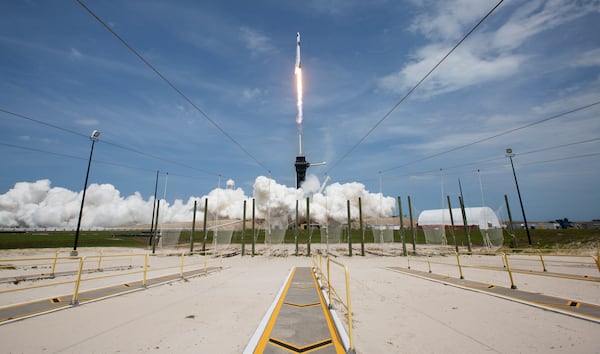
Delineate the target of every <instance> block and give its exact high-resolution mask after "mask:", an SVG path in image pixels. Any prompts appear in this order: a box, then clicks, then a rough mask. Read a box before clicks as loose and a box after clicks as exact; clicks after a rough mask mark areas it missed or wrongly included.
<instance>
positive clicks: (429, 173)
mask: <svg viewBox="0 0 600 354" xmlns="http://www.w3.org/2000/svg"><path fill="white" fill-rule="evenodd" d="M594 141H600V137H598V138H592V139H586V140H580V141H575V142H571V143H566V144H560V145H554V146H549V147H545V148H541V149H535V150H529V151H523V152H520V153H516V154H515V156H524V155H529V154H536V153H539V152H544V151H550V150H555V149H560V148H563V147H568V146H574V145H579V144H585V143H591V142H594ZM594 155H595V154H591V155H589V156H594ZM580 156H583V157H587V156H588V155H578V156H575V157H574V158H579V157H580ZM505 158H506V157H505V156H496V157H490V158H486V159H483V160H477V161H472V162H465V163H461V164H458V165H453V166H446V167H441V169H442V170H444V171H448V170H452V169H456V168H460V167H467V166H476V165H482V164H486V163H489V162H492V161H498V160H504V159H505ZM565 159H568V158H559V159H556V161H560V160H565ZM535 163H537V162H534V163H532V164H535ZM525 165H528V164H525ZM439 173H440V169H439V168H436V169H431V170H427V171H420V172H411V173H408V172H407V173H403V174H399V175H388V176H387V177H388V178H392V179H394V178H400V177H406V176H424V175H431V174H439ZM376 178H377V177H374V176H371V177H363V178H360V179H359V181H369V180H375V179H376Z"/></svg>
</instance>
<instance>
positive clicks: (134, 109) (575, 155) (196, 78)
mask: <svg viewBox="0 0 600 354" xmlns="http://www.w3.org/2000/svg"><path fill="white" fill-rule="evenodd" d="M85 3H86V5H87V6H89V7H90V8H91V9H92V10H93V11H94V12H95V13H96V14H97V15H98V16H99V17H100V18H102V19H103V20H104V21H105V22H106V23H108V24H109V25H110V27H111V28H112V29H113V30H114V31H115V32H116V33H118V34H119V35H120V36H122V37H123V38H124V39H125V40H126V41H127V42H128V43H129V44H130V45H131V46H133V47H134V48H135V49H136V50H137V51H138V52H139V53H140V54H141V55H142V56H143V57H144V58H145V59H146V60H147V61H148V62H150V63H151V64H152V65H153V66H154V67H155V68H156V69H158V70H159V71H160V72H161V73H162V74H163V75H164V76H165V77H166V78H168V80H169V81H170V82H172V83H173V84H174V85H175V86H176V87H177V88H178V89H179V90H180V91H181V92H183V93H184V94H185V95H186V96H187V97H188V98H189V99H190V100H191V101H192V102H193V103H194V104H195V105H196V106H197V107H199V108H200V109H201V110H202V111H203V112H204V113H206V115H207V116H208V117H210V120H212V121H213V122H215V123H216V124H217V125H218V126H219V127H220V129H218V128H216V127H215V126H214V125H213V124H212V123H211V122H210V121H209V120H208V119H207V118H206V117H205V116H203V115H202V114H201V113H200V112H198V111H197V110H196V109H195V108H194V107H192V106H191V105H190V104H189V103H188V102H186V101H185V100H184V99H183V98H182V97H181V96H180V95H178V94H177V93H176V92H175V91H174V90H173V89H172V88H171V87H169V86H168V85H167V84H165V82H163V81H162V80H161V79H160V78H159V77H158V76H157V75H156V74H155V73H154V72H152V71H151V70H150V69H149V68H148V67H147V66H145V65H144V64H143V63H142V62H141V61H140V60H139V59H138V58H137V57H136V56H135V55H134V54H133V53H132V52H131V51H129V50H128V49H127V48H126V47H125V46H124V45H123V44H122V43H121V42H119V41H118V40H117V39H116V38H115V37H114V36H113V35H112V34H111V33H110V32H109V31H107V30H106V29H105V28H103V27H102V26H101V24H100V23H99V22H98V21H96V20H95V19H94V18H93V17H92V16H90V14H88V13H87V12H86V11H85V10H84V9H83V8H82V7H81V6H80V5H79V4H77V2H75V1H58V0H57V1H34V0H31V1H7V2H4V3H3V4H2V5H0V6H1V8H2V11H0V109H2V110H5V111H9V112H13V113H17V114H20V115H23V116H26V117H29V118H32V119H35V120H38V121H43V122H46V123H49V124H51V125H54V126H57V127H60V128H62V129H63V130H60V129H55V128H52V127H49V126H47V125H43V124H38V123H35V122H32V121H31V120H28V119H23V118H17V117H15V116H14V115H11V114H8V113H5V112H0V159H1V160H2V167H1V171H2V172H1V173H0V194H2V193H5V192H6V191H8V190H9V189H11V188H12V187H13V186H14V184H15V183H17V182H22V181H26V182H34V181H36V180H39V179H46V178H47V179H50V180H51V181H52V185H53V186H58V187H64V188H67V189H70V190H73V191H79V190H81V188H82V187H83V180H84V177H85V169H86V167H87V158H88V156H89V150H90V144H91V143H90V140H89V139H88V137H87V136H89V134H90V133H91V131H92V130H94V129H98V130H100V131H101V132H102V135H101V137H100V140H99V142H98V143H97V144H96V145H95V150H94V161H93V164H92V171H91V174H90V183H108V184H112V185H114V186H115V188H116V189H118V190H119V191H120V192H121V195H123V196H127V195H131V194H133V193H134V192H136V191H137V192H140V193H141V195H142V196H143V197H144V198H148V197H149V196H150V195H152V194H153V192H154V182H155V176H156V171H157V170H160V171H161V179H160V184H159V191H160V192H161V194H162V192H163V186H164V173H165V172H169V179H168V189H167V199H168V200H170V201H173V200H174V199H183V200H187V199H188V198H189V197H191V196H200V195H205V194H207V193H208V192H209V191H210V190H212V189H214V188H215V187H217V185H218V184H219V180H220V181H221V182H220V183H221V186H224V185H225V181H226V180H227V179H233V180H234V181H235V182H236V186H237V187H241V188H243V189H244V191H245V192H246V194H249V195H251V194H252V185H253V184H254V181H255V179H256V177H257V176H260V175H264V176H271V177H272V178H273V179H275V180H277V181H278V182H279V183H281V184H285V185H288V186H294V184H295V172H294V167H293V162H294V158H295V155H296V154H297V153H298V144H297V139H298V138H297V126H296V122H295V118H296V101H295V100H296V93H295V81H294V64H295V54H296V51H295V49H296V48H295V44H296V43H295V39H296V35H295V34H296V32H298V31H299V32H300V33H301V35H302V68H303V75H304V124H303V132H304V133H303V152H304V154H305V155H306V156H307V160H308V161H313V162H316V161H327V162H328V165H326V166H313V167H311V168H309V173H310V174H315V175H317V176H318V177H319V178H320V179H321V180H323V178H324V176H325V175H329V176H330V177H331V181H332V182H340V183H346V182H353V181H357V182H360V183H363V184H364V185H365V186H366V187H367V189H368V190H370V191H375V192H377V191H379V189H380V188H381V190H382V191H383V193H384V194H385V195H388V196H393V197H395V196H398V195H400V196H403V198H404V202H406V199H405V198H406V196H407V195H410V196H411V198H412V200H413V205H414V207H415V209H416V210H417V211H419V210H420V211H422V210H425V209H432V208H439V207H441V206H442V195H450V196H451V198H452V202H453V204H454V205H457V204H458V199H457V196H458V195H459V188H458V180H459V179H460V181H461V184H462V187H463V192H464V196H465V200H466V202H467V204H468V205H471V206H479V205H481V203H482V194H483V198H484V200H485V204H486V205H488V206H490V207H491V208H492V209H494V210H499V209H502V210H504V211H502V212H501V214H502V213H504V214H505V209H504V208H503V203H504V199H503V196H504V194H507V195H508V198H509V200H510V201H511V209H512V210H511V211H512V214H513V216H515V218H516V219H518V218H520V211H519V207H518V199H517V194H516V188H515V183H514V180H513V176H512V171H511V168H510V163H509V161H508V159H507V158H506V157H504V151H505V148H507V147H511V148H512V149H513V151H514V152H515V153H516V156H515V157H514V163H515V168H516V172H517V177H518V179H519V186H520V188H521V192H522V196H523V202H524V205H525V210H526V212H527V217H528V219H530V220H550V219H556V218H563V217H568V218H570V219H573V220H589V219H598V218H600V206H599V204H598V201H599V200H600V187H599V185H598V181H599V180H600V179H599V177H598V174H599V173H600V119H599V117H598V116H599V114H600V104H596V105H593V104H595V103H597V102H599V101H600V39H599V37H598V33H600V2H599V1H577V2H575V1H560V0H554V1H536V0H533V1H531V0H529V1H525V0H524V1H518V0H514V1H510V0H507V1H505V2H504V3H503V4H502V5H500V7H499V8H498V9H497V10H496V11H495V12H494V13H493V14H492V15H491V16H490V17H489V18H488V19H487V20H486V21H485V22H483V24H482V25H481V26H480V27H479V28H478V29H477V30H476V31H475V32H474V33H473V34H472V35H471V36H470V37H469V38H468V39H467V40H466V41H465V42H463V43H462V44H461V46H459V47H458V49H457V50H456V51H455V52H453V53H452V54H451V55H450V56H449V57H448V59H447V60H446V61H444V62H443V63H442V64H441V65H440V66H439V67H438V68H437V69H436V70H435V71H434V72H433V73H432V75H431V76H429V77H428V78H427V79H426V80H425V81H424V82H423V83H422V84H421V85H420V86H419V87H418V88H417V89H416V90H415V91H414V92H413V93H412V94H411V95H410V96H409V97H408V98H407V99H406V100H404V101H403V102H402V103H401V104H400V105H398V106H397V108H396V109H395V110H394V111H393V112H392V113H391V114H389V116H387V118H386V119H384V120H383V121H382V119H383V117H385V116H386V113H387V112H389V111H390V109H392V107H393V106H394V105H395V104H396V103H398V102H399V101H400V99H401V98H402V97H404V96H405V95H406V94H407V92H409V90H410V89H411V88H412V87H414V86H415V84H416V83H417V82H418V81H419V80H421V79H422V78H423V77H424V75H425V74H426V73H427V72H428V71H429V70H430V69H431V68H432V67H433V66H434V65H435V64H436V63H437V62H438V61H439V60H440V59H441V58H442V57H443V56H444V55H445V54H446V53H447V52H448V51H449V50H450V48H452V46H454V45H455V44H456V43H457V42H458V41H459V40H460V39H461V38H462V37H463V35H464V34H466V33H467V32H468V31H469V29H471V28H472V27H473V26H474V25H475V24H476V23H477V22H478V21H479V20H480V19H481V18H482V17H483V16H484V15H485V14H486V13H487V12H488V11H489V10H490V9H491V8H492V7H493V6H494V5H495V4H496V1H488V0H485V1H484V0H481V1H475V0H472V1H465V0H460V1H427V0H412V1H385V0H376V1H369V2H365V1H337V0H330V1H316V0H315V1H297V2H292V1H286V2H282V1H258V2H247V1H120V2H117V1H109V2H107V1H93V0H87V1H85ZM588 105H592V106H590V107H588V108H584V109H580V110H577V111H576V112H573V113H569V114H566V115H563V116H559V117H555V116H557V115H559V114H561V113H565V112H569V111H572V110H576V109H579V108H582V107H586V106H588ZM550 118H551V119H550ZM544 119H548V120H547V121H545V122H541V123H539V124H535V125H532V126H530V127H527V128H523V129H517V128H521V127H524V126H526V125H528V124H531V123H536V122H538V121H542V120H544ZM378 122H380V124H378ZM376 125H377V126H376ZM375 126H376V128H375V129H374V130H372V131H371V129H373V128H374V127H375ZM513 129H517V130H515V131H514V132H511V133H507V134H503V135H501V136H499V137H496V138H493V139H488V140H485V138H487V137H492V136H494V135H498V134H500V133H503V132H506V131H509V130H513ZM65 130H68V131H65ZM221 130H222V131H224V132H226V134H227V135H224V134H223V133H222V131H221ZM369 131H371V132H370V133H369ZM73 132H76V133H79V135H78V134H73ZM479 140H484V141H482V142H480V143H476V144H472V145H469V144H471V143H475V142H477V141H479ZM463 145H469V146H466V147H464V148H460V149H456V150H454V151H451V150H453V149H455V148H458V147H461V146H463ZM123 147H125V149H124V148H123ZM135 151H141V152H144V154H140V153H137V152H135ZM157 157H158V158H157ZM440 169H441V170H440ZM478 169H479V173H478V172H477V170H478ZM480 181H481V183H480ZM481 192H483V193H481Z"/></svg>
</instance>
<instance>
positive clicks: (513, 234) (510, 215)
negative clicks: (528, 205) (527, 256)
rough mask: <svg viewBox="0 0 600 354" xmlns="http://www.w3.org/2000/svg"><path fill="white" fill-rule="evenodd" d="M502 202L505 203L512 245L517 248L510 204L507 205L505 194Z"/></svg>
mask: <svg viewBox="0 0 600 354" xmlns="http://www.w3.org/2000/svg"><path fill="white" fill-rule="evenodd" d="M504 203H505V204H506V212H507V213H508V231H509V232H510V236H511V237H512V246H513V247H514V248H517V247H519V245H518V244H517V237H516V235H515V230H514V229H513V219H512V214H511V213H510V206H509V205H508V197H507V196H506V194H505V195H504Z"/></svg>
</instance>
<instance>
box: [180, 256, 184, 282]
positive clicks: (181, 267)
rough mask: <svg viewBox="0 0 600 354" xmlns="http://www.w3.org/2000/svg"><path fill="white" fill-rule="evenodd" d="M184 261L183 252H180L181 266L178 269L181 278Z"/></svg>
mask: <svg viewBox="0 0 600 354" xmlns="http://www.w3.org/2000/svg"><path fill="white" fill-rule="evenodd" d="M184 259H185V252H181V266H180V268H179V276H180V277H182V278H183V264H184Z"/></svg>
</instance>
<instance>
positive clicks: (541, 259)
mask: <svg viewBox="0 0 600 354" xmlns="http://www.w3.org/2000/svg"><path fill="white" fill-rule="evenodd" d="M538 252H539V253H540V261H541V262H542V269H543V270H544V272H547V271H548V270H547V269H546V263H544V257H543V256H542V250H538Z"/></svg>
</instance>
